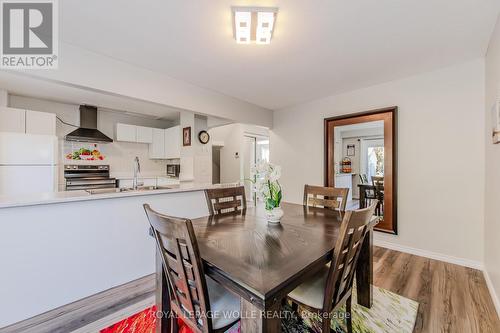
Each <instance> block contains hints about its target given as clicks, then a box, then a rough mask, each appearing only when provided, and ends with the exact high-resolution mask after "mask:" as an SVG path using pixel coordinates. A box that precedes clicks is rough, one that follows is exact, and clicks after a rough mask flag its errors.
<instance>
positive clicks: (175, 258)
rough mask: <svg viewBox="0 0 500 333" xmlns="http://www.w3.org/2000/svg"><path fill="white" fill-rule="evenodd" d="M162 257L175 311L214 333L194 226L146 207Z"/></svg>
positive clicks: (186, 319)
mask: <svg viewBox="0 0 500 333" xmlns="http://www.w3.org/2000/svg"><path fill="white" fill-rule="evenodd" d="M144 210H145V211H146V215H147V217H148V220H149V223H150V225H151V228H152V230H153V235H154V237H155V240H156V244H157V246H158V251H159V253H160V254H161V259H162V262H163V270H164V271H165V274H166V275H167V278H168V282H169V285H170V288H169V290H170V299H171V302H172V304H173V306H172V308H173V309H179V310H180V311H179V312H180V313H177V315H179V316H180V317H181V318H182V319H183V321H184V322H186V323H187V324H188V325H189V326H190V327H191V328H194V329H195V330H196V331H198V332H203V333H205V332H211V331H212V321H211V319H208V318H206V316H203V314H204V313H205V314H206V313H209V311H210V303H209V301H208V290H207V284H206V280H205V274H204V272H203V265H202V261H201V256H200V251H199V249H198V244H197V242H196V236H195V233H194V230H193V225H192V223H191V221H190V220H188V219H180V218H176V217H171V216H167V215H163V214H159V213H157V212H155V211H154V210H152V209H151V207H150V206H149V205H147V204H146V205H144Z"/></svg>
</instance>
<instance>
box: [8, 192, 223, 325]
mask: <svg viewBox="0 0 500 333" xmlns="http://www.w3.org/2000/svg"><path fill="white" fill-rule="evenodd" d="M220 186H229V185H211V184H196V183H184V184H181V185H179V186H178V187H177V188H169V189H155V190H144V189H143V190H135V191H134V190H129V191H124V192H114V193H99V194H90V193H88V192H86V191H72V192H55V193H51V194H40V195H32V196H23V197H10V198H9V197H3V198H0V224H1V225H2V232H1V233H0V265H1V267H2V274H0V295H2V296H1V297H0V309H2V315H1V316H0V327H3V326H7V325H10V324H13V323H15V322H18V321H21V320H24V319H27V318H30V317H33V316H36V315H39V314H41V313H43V312H46V311H48V310H51V309H54V308H57V307H59V306H63V305H66V304H69V303H71V302H74V301H77V300H79V299H82V298H85V297H88V296H91V295H95V294H97V293H99V292H102V291H104V290H107V289H110V288H112V287H116V286H119V285H122V284H124V283H127V282H130V281H133V280H136V279H138V278H141V277H144V276H147V275H150V274H153V273H155V254H156V247H155V242H154V240H153V238H151V237H150V236H149V223H148V220H147V218H146V215H145V213H144V209H143V204H144V203H148V204H150V205H151V207H154V208H155V209H156V210H158V211H159V212H161V213H164V214H169V215H173V216H180V217H185V218H191V219H195V218H198V217H203V216H207V215H208V208H207V202H206V199H205V193H204V190H205V189H206V188H213V187H220ZM33 300H36V302H35V301H33ZM19 309H22V311H19Z"/></svg>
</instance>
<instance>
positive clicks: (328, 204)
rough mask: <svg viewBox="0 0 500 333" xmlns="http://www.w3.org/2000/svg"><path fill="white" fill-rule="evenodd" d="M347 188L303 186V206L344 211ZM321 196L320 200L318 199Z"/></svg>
mask: <svg viewBox="0 0 500 333" xmlns="http://www.w3.org/2000/svg"><path fill="white" fill-rule="evenodd" d="M348 194H349V189H348V188H336V187H322V186H313V185H307V184H306V185H304V201H303V204H304V206H312V207H318V206H319V207H323V208H333V209H339V210H340V211H342V212H343V211H345V206H346V204H347V195H348ZM318 196H321V197H322V198H318Z"/></svg>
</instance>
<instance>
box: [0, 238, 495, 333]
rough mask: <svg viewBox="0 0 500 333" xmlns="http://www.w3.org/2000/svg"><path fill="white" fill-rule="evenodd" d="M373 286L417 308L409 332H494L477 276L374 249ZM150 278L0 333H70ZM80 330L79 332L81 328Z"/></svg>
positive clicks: (145, 289)
mask: <svg viewBox="0 0 500 333" xmlns="http://www.w3.org/2000/svg"><path fill="white" fill-rule="evenodd" d="M373 263H374V271H375V272H374V284H375V285H376V286H379V287H382V288H385V289H387V290H390V291H392V292H395V293H397V294H399V295H402V296H405V297H408V298H411V299H413V300H415V301H417V302H419V303H420V306H419V310H418V315H417V322H416V324H415V330H414V333H423V332H425V333H436V332H443V333H444V332H450V333H455V332H457V333H475V332H477V333H489V332H491V333H498V332H500V320H499V318H498V315H497V313H496V312H495V307H494V305H493V302H492V300H491V297H490V294H489V292H488V288H487V287H486V282H485V280H484V277H483V273H482V272H481V271H478V270H475V269H471V268H466V267H462V266H457V265H453V264H448V263H445V262H441V261H437V260H433V259H428V258H424V257H418V256H414V255H411V254H407V253H402V252H397V251H393V250H388V249H385V248H381V247H375V250H374V262H373ZM153 281H154V276H148V277H144V278H142V279H139V280H136V281H133V282H131V283H130V284H127V285H123V286H119V287H116V288H113V289H110V290H109V291H105V292H103V293H100V294H98V295H95V296H91V297H89V298H87V299H84V300H81V301H78V302H75V303H72V304H69V305H67V306H65V307H62V308H59V309H55V310H52V311H49V312H48V313H45V314H42V315H40V316H37V317H34V318H30V319H27V320H26V321H23V322H21V323H17V324H15V325H12V326H10V327H4V328H0V333H7V332H9V333H14V332H23V333H25V332H36V333H44V332H64V333H66V332H70V331H72V330H76V329H80V330H81V329H82V328H83V327H84V326H86V325H90V324H92V323H94V322H97V321H98V320H99V319H101V317H104V316H109V315H110V313H111V312H113V311H117V310H118V309H122V308H124V307H126V306H129V305H131V304H132V303H134V302H136V303H137V302H139V301H141V300H144V299H146V298H147V297H151V296H152V295H153ZM83 331H85V329H83Z"/></svg>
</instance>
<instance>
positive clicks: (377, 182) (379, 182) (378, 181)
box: [372, 176, 384, 186]
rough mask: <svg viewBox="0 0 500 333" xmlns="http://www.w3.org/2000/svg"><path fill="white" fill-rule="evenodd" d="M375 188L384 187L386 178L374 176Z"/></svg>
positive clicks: (373, 183)
mask: <svg viewBox="0 0 500 333" xmlns="http://www.w3.org/2000/svg"><path fill="white" fill-rule="evenodd" d="M372 185H373V186H384V176H372Z"/></svg>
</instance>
